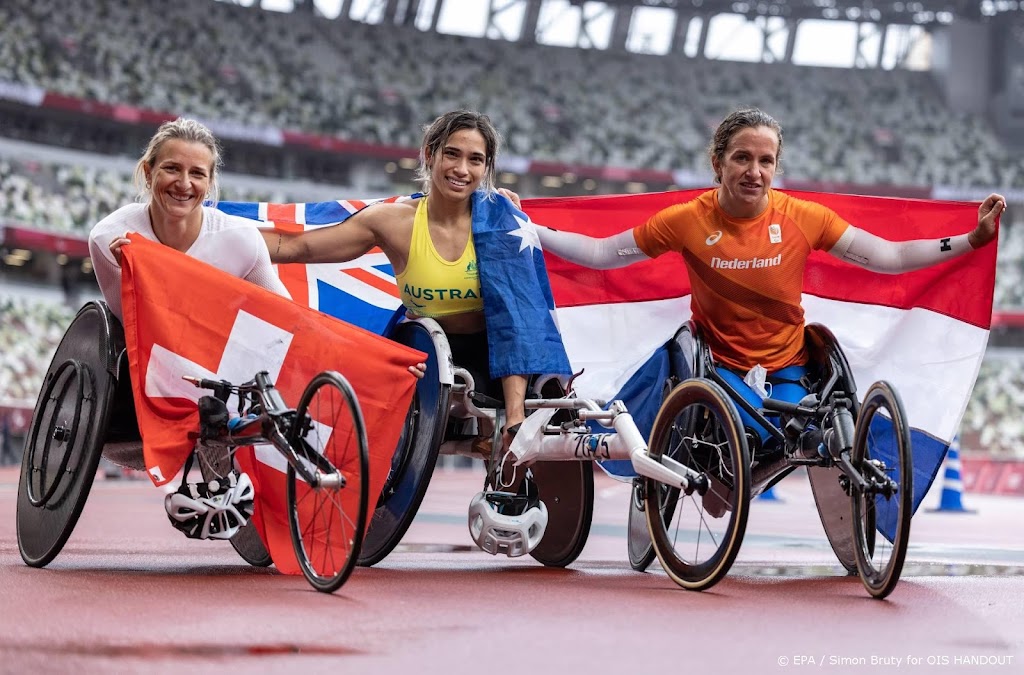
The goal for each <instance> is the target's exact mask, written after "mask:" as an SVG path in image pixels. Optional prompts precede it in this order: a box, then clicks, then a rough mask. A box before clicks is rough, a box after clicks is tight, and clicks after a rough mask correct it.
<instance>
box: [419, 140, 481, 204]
mask: <svg viewBox="0 0 1024 675" xmlns="http://www.w3.org/2000/svg"><path fill="white" fill-rule="evenodd" d="M426 160H427V164H428V165H429V166H430V182H431V189H430V191H431V193H434V194H439V195H442V196H444V197H447V198H449V199H455V200H458V199H466V198H468V197H469V195H471V194H473V192H474V191H475V190H476V189H477V188H478V187H480V183H481V181H482V180H483V178H484V174H485V173H486V172H487V144H486V142H485V141H484V137H483V134H481V133H480V132H479V131H477V130H476V129H460V130H458V131H456V132H453V133H452V134H451V135H450V136H449V137H448V139H447V140H446V141H445V143H444V146H443V147H441V148H440V149H439V150H438V152H437V153H436V154H435V155H428V156H427V157H426Z"/></svg>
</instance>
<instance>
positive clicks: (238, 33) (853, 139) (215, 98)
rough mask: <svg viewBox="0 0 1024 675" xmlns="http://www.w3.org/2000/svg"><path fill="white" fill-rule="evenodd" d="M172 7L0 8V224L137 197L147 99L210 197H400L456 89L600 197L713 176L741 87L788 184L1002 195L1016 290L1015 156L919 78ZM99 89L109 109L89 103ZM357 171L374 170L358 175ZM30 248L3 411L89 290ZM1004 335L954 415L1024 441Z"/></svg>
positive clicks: (87, 217)
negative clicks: (422, 141)
mask: <svg viewBox="0 0 1024 675" xmlns="http://www.w3.org/2000/svg"><path fill="white" fill-rule="evenodd" d="M165 8H166V6H165V5H163V4H161V3H158V2H157V1H156V0H138V1H137V2H133V3H121V2H117V1H116V0H82V1H81V2H77V3H62V2H59V1H58V0H7V1H6V2H4V3H3V5H2V6H0V115H4V116H5V119H7V120H8V122H9V123H6V124H5V125H4V127H3V128H2V129H0V226H8V227H11V226H17V227H25V228H29V229H32V230H37V231H41V232H50V233H54V234H56V235H59V236H64V237H69V238H71V239H78V240H81V239H82V238H83V237H84V236H85V234H86V233H87V231H88V229H89V228H90V227H91V226H92V224H94V223H95V222H96V221H97V220H98V219H99V218H100V217H102V216H103V215H105V214H106V213H109V212H110V211H112V210H113V209H114V208H116V207H117V206H119V205H121V204H124V203H127V202H128V201H131V200H132V199H133V196H134V188H133V187H132V185H131V183H130V175H131V171H132V168H133V164H134V158H135V157H137V156H138V153H139V151H140V150H141V146H140V144H141V143H142V142H144V139H145V138H148V136H149V133H150V131H151V128H150V127H148V126H145V125H139V124H135V123H134V122H133V121H132V120H133V119H134V118H135V117H137V116H139V115H142V117H143V118H145V119H150V118H148V117H146V115H145V114H143V113H145V112H146V111H154V114H155V115H156V116H157V118H158V117H159V116H161V115H162V116H164V117H168V116H174V115H178V114H187V115H193V116H197V117H199V118H201V119H204V121H207V122H210V123H211V126H214V128H215V130H217V132H218V135H220V136H221V138H222V139H226V140H227V142H228V143H227V146H228V147H227V149H228V152H227V164H228V168H229V169H231V170H232V172H228V173H225V174H224V176H223V184H222V193H221V197H222V199H229V200H245V201H315V200H319V199H330V198H336V197H339V196H345V197H348V196H376V195H374V194H367V193H365V192H362V193H360V192H353V190H357V189H362V188H363V187H364V186H366V185H373V186H374V189H375V190H377V191H378V193H379V192H380V191H383V192H393V193H397V192H405V191H408V190H409V187H410V182H409V175H410V174H409V172H408V171H405V173H402V171H401V170H398V171H396V172H395V173H394V174H393V175H390V176H385V175H384V173H383V171H382V169H381V167H383V166H384V162H385V160H389V159H397V158H398V157H413V156H415V145H416V143H417V142H418V141H419V135H420V124H422V123H423V122H425V121H428V120H429V119H431V118H433V117H434V116H435V115H436V114H438V113H439V112H442V111H444V110H447V109H450V108H453V107H457V106H461V105H466V106H470V107H474V108H478V109H481V110H484V111H487V112H488V113H489V114H490V115H491V116H492V117H493V119H494V121H495V123H496V125H497V126H498V128H499V129H501V130H502V132H503V133H504V135H505V137H506V142H507V151H506V158H507V159H506V163H505V166H504V167H503V168H505V169H507V170H509V171H516V170H517V167H518V169H519V170H521V169H522V167H531V166H533V167H546V168H543V171H544V172H558V173H562V172H565V173H568V172H570V171H578V172H580V173H581V174H582V173H585V171H586V169H587V168H588V167H596V168H597V170H596V171H595V173H594V174H593V175H595V176H597V175H600V176H604V177H607V176H609V175H612V176H615V175H618V169H622V170H625V171H626V173H625V174H623V175H625V176H626V178H624V179H622V180H618V179H615V180H604V181H603V182H597V183H595V184H594V185H592V186H591V187H590V188H587V189H590V190H597V191H609V190H621V191H625V190H627V189H632V188H629V187H628V180H629V176H631V175H633V174H631V173H630V171H633V172H639V174H640V175H643V174H642V172H645V171H646V172H653V171H657V172H660V174H659V175H663V176H667V177H666V178H664V179H663V180H662V183H660V184H658V183H657V182H656V181H655V182H654V183H652V184H654V185H656V186H657V189H663V188H666V187H671V186H673V185H678V186H693V185H707V184H709V183H710V181H711V175H710V168H709V166H708V163H707V160H706V151H705V146H706V143H707V139H708V137H709V133H710V131H711V129H713V127H714V126H715V125H716V124H717V122H718V120H719V119H721V117H722V116H723V115H724V114H725V113H726V112H728V111H729V110H731V109H732V108H734V107H736V106H741V105H758V106H759V107H762V108H764V109H766V110H768V111H769V112H771V113H772V114H773V115H775V116H776V117H777V118H778V119H780V121H781V122H782V123H783V125H784V128H785V132H786V140H785V150H784V159H783V168H784V173H783V174H782V175H781V176H780V178H781V180H780V181H779V182H780V183H782V184H783V185H790V186H793V187H799V188H802V189H822V190H828V191H848V190H850V189H861V188H863V189H865V190H871V191H876V193H879V194H895V195H906V196H930V195H932V194H935V193H936V192H939V193H940V194H965V195H971V198H974V197H975V196H981V195H983V194H984V193H986V192H987V191H989V190H991V189H997V190H1000V191H1003V192H1004V193H1005V194H1007V195H1009V196H1011V204H1010V209H1009V211H1008V213H1007V215H1006V216H1005V217H1004V221H1003V229H1002V232H1001V235H1000V245H999V265H998V272H997V289H996V305H997V307H998V308H1001V309H1004V310H1006V309H1010V310H1016V311H1019V310H1021V308H1024V221H1022V220H1021V219H1020V218H1021V217H1020V216H1018V215H1017V214H1019V213H1024V170H1022V167H1021V164H1020V162H1019V159H1018V157H1017V156H1016V155H1014V154H1013V153H1012V152H1011V151H1009V150H1007V149H1006V148H1005V147H1004V144H1003V143H1001V142H1000V140H999V138H998V137H997V135H996V133H995V131H994V130H993V128H992V126H991V124H990V123H989V122H988V121H987V120H986V119H985V118H984V117H983V116H981V115H968V114H964V113H958V112H954V111H953V110H951V109H950V108H949V107H948V106H946V105H945V103H944V101H943V97H942V95H941V93H940V91H939V89H938V87H937V85H936V82H935V80H934V79H933V77H932V76H931V75H930V74H929V73H927V72H911V71H907V70H901V69H896V70H891V71H889V70H882V69H877V68H872V69H853V70H843V71H841V75H842V76H841V77H837V70H836V69H832V68H812V67H803V66H795V65H791V64H787V63H736V62H726V61H710V60H704V59H686V58H684V57H682V56H678V55H677V56H652V55H643V54H632V53H625V52H614V53H613V52H610V51H606V50H597V49H565V48H562V47H552V46H543V45H523V44H519V43H512V42H505V41H501V40H484V39H480V38H468V37H460V36H452V35H444V34H439V33H429V32H424V31H421V30H419V29H416V28H413V27H404V26H391V25H370V24H364V23H359V22H352V21H346V22H338V21H330V20H327V19H324V18H322V17H318V16H315V15H313V14H312V13H300V12H295V13H291V14H281V13H276V12H265V11H262V10H259V9H256V8H250V7H242V6H239V5H234V4H230V3H220V2H216V3H215V2H212V1H211V0H179V2H178V3H176V6H175V11H174V13H173V16H172V15H169V14H168V13H167V12H166V11H164V10H165ZM254 35H258V36H272V37H273V39H272V40H269V39H260V40H258V41H254V40H253V39H252V37H251V36H254ZM140 36H141V39H140ZM195 45H202V48H201V49H197V48H195ZM438 63H452V64H457V67H452V68H438V67H437V65H436V64H438ZM395 64H401V66H400V67H399V66H397V65H395ZM595 73H598V74H599V75H600V77H599V82H595V81H594V78H593V75H594V74H595ZM655 82H656V83H658V86H657V87H652V86H651V83H655ZM794 82H799V83H800V85H799V87H796V86H793V83H794ZM8 91H15V94H11V95H5V94H4V92H8ZM24 91H29V92H38V91H42V92H52V93H54V94H57V95H59V96H60V97H64V99H61V100H67V101H72V102H75V104H76V105H75V109H76V110H78V111H79V112H78V113H72V112H67V111H65V110H63V109H58V108H47V107H34V106H29V105H25V104H24V102H23V101H22V100H21V98H24V97H23V96H22V94H21V93H20V92H24ZM33 95H34V94H33ZM808 101H813V102H814V104H813V105H808ZM82 102H86V103H84V104H83V103H82ZM93 104H102V105H104V106H107V108H104V110H106V111H108V112H105V113H104V115H105V116H104V115H101V116H96V115H91V114H90V113H89V112H88V111H89V110H90V109H91V108H92V107H95V106H94V105H93ZM110 111H112V112H110ZM140 111H141V112H140ZM212 122H216V124H212ZM289 138H293V139H294V138H299V139H300V140H301V141H302V143H306V144H307V145H309V146H310V147H311V148H313V149H309V150H308V152H307V149H303V150H299V149H297V146H296V145H295V143H292V144H291V145H289V142H288V139H289ZM336 140H340V141H344V142H347V143H350V144H351V147H355V148H361V149H362V150H361V151H362V152H363V153H364V156H365V157H372V158H374V159H373V163H372V166H371V165H370V164H369V163H366V164H365V165H364V166H362V167H360V165H359V164H358V163H355V164H353V160H352V159H351V158H340V159H339V158H337V157H328V155H330V154H331V153H329V152H326V151H317V150H316V149H315V148H316V147H319V146H320V145H325V146H326V144H327V142H328V141H336ZM303 147H305V146H303ZM609 168H610V169H611V170H609ZM371 169H372V170H373V171H375V172H377V173H379V174H380V176H375V177H371V178H370V179H364V178H361V177H360V175H359V173H360V171H370V170H371ZM529 170H530V171H534V173H537V172H540V171H542V169H540V168H538V169H529ZM389 171H390V169H389ZM234 172H239V173H234ZM519 172H520V173H522V172H521V171H519ZM538 179H539V174H538V175H535V176H534V180H532V181H528V180H524V181H523V182H521V183H519V184H518V188H517V189H519V190H520V192H521V193H522V194H523V196H524V197H529V196H535V195H539V194H579V193H580V190H581V189H582V188H579V187H578V186H574V185H570V184H568V182H566V183H564V184H561V185H560V186H559V187H557V188H555V189H554V190H555V192H544V191H543V188H542V186H541V182H540V181H539V180H538ZM361 180H363V181H364V182H360V181H361ZM365 180H369V182H365ZM937 188H942V189H943V190H944V191H940V190H937ZM8 252H9V251H8V250H6V249H5V250H4V254H5V255H6V254H7V253H8ZM37 257H39V258H42V259H44V260H47V261H48V262H46V263H45V264H44V263H42V262H40V263H39V264H38V265H37V268H36V269H35V270H33V271H31V272H30V271H29V270H27V269H20V268H16V267H15V266H13V265H12V264H7V263H6V262H5V263H3V264H2V265H0V407H3V406H8V407H11V406H14V407H21V408H25V407H31V406H32V405H33V404H34V399H35V396H36V393H37V392H38V390H39V386H40V380H41V377H42V373H43V372H44V371H45V369H46V365H47V363H48V361H49V358H50V354H52V351H53V349H55V347H56V341H57V340H59V338H60V336H61V335H62V333H63V330H64V327H65V326H66V325H67V323H68V322H69V321H70V319H71V318H72V317H73V314H74V310H75V309H76V308H77V302H76V301H80V300H81V297H78V298H75V297H74V293H71V294H70V295H69V290H71V291H75V292H83V293H84V294H85V296H88V295H89V294H90V293H94V292H95V290H94V288H92V287H90V286H89V285H88V283H85V285H82V286H79V285H78V284H77V282H76V283H75V284H72V288H71V289H68V288H65V289H63V291H61V290H59V286H58V283H59V281H60V273H59V272H55V271H54V270H55V269H56V267H55V266H56V265H57V264H62V265H63V264H64V263H57V262H55V261H56V260H57V258H59V256H56V255H50V256H49V257H47V255H45V254H40V255H39V256H37ZM44 267H45V268H46V269H42V271H40V268H44ZM83 274H85V276H86V277H87V275H88V269H87V266H86V271H85V272H84V273H83ZM39 284H44V286H45V288H46V289H48V290H44V287H43V286H40V285H39ZM47 284H48V286H46V285H47ZM69 299H70V300H71V302H70V303H69ZM1019 334H1020V331H1019V329H1017V330H1016V332H1013V331H1011V332H1010V334H1008V335H1002V336H1001V337H1000V340H1001V341H1002V343H1003V344H1009V345H1011V347H1012V346H1016V347H1018V349H1013V348H1009V349H996V350H992V355H991V357H990V358H987V360H986V361H985V363H984V365H983V367H982V369H981V373H980V375H979V380H978V384H977V387H976V388H975V392H974V395H973V398H972V400H971V403H970V404H969V407H968V409H967V414H966V415H965V418H964V430H965V433H966V434H970V435H972V438H974V439H976V442H977V445H976V447H975V448H974V449H982V448H983V449H984V450H986V451H987V452H991V453H993V454H996V455H1000V456H1016V457H1024V424H1022V423H1021V422H1020V415H1019V411H1020V409H1021V405H1022V403H1024V351H1022V350H1021V349H1019V347H1022V346H1024V341H1022V340H1021V338H1020V337H1019ZM965 449H966V450H968V451H970V450H971V449H972V448H971V447H968V446H965Z"/></svg>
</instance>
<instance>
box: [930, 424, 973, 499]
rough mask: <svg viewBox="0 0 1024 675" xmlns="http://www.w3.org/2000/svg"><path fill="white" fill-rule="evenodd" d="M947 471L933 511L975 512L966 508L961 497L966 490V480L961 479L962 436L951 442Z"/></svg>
mask: <svg viewBox="0 0 1024 675" xmlns="http://www.w3.org/2000/svg"><path fill="white" fill-rule="evenodd" d="M945 466H946V469H945V473H944V474H943V476H942V496H941V497H940V499H939V506H938V508H935V509H932V511H933V512H938V511H944V512H947V513H973V512H972V511H971V510H970V509H966V508H964V504H963V499H962V498H961V496H962V494H963V491H964V482H963V480H961V479H960V438H959V436H957V437H954V438H953V442H952V443H950V444H949V451H948V452H947V453H946V462H945Z"/></svg>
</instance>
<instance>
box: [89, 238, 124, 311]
mask: <svg viewBox="0 0 1024 675" xmlns="http://www.w3.org/2000/svg"><path fill="white" fill-rule="evenodd" d="M109 246H110V240H109V237H99V238H97V237H92V236H90V237H89V258H90V260H92V269H93V273H94V274H95V275H96V283H97V284H99V287H100V293H102V294H103V301H104V302H106V303H107V307H109V308H110V311H111V313H112V314H113V315H114V316H116V317H117V318H118V320H119V321H123V320H124V318H123V317H122V315H121V266H120V265H118V264H117V263H116V262H115V261H114V254H113V253H111V252H110V248H108V247H109Z"/></svg>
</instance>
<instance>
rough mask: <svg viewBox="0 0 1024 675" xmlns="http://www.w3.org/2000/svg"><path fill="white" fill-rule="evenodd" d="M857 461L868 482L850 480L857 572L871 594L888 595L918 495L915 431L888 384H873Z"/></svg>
mask: <svg viewBox="0 0 1024 675" xmlns="http://www.w3.org/2000/svg"><path fill="white" fill-rule="evenodd" d="M851 461H852V464H853V467H854V469H856V471H857V472H858V473H859V474H860V476H861V478H863V479H864V483H865V484H864V485H858V481H856V480H852V479H851V481H850V496H851V498H852V501H853V529H854V536H855V539H856V546H855V550H854V552H855V554H856V556H857V571H858V572H859V573H860V578H861V580H862V581H863V582H864V586H865V587H866V588H867V589H868V592H869V593H870V594H871V595H872V596H874V597H876V598H884V597H886V596H887V595H889V593H891V592H892V590H893V589H894V588H895V587H896V583H897V582H898V581H899V580H900V573H901V572H902V571H903V561H904V559H905V558H906V555H907V542H908V541H909V538H910V516H911V515H912V508H913V507H912V500H913V495H914V489H913V469H912V464H911V453H910V429H909V427H908V425H907V416H906V413H905V412H904V411H903V403H902V402H901V401H900V397H899V394H897V393H896V391H895V390H894V389H893V388H892V385H890V384H889V383H888V382H876V383H875V384H873V385H871V388H870V389H868V393H867V395H866V396H865V397H864V402H863V403H862V404H861V408H860V416H859V417H858V418H857V424H856V431H855V433H854V442H853V454H852V457H851ZM879 535H881V536H879Z"/></svg>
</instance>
